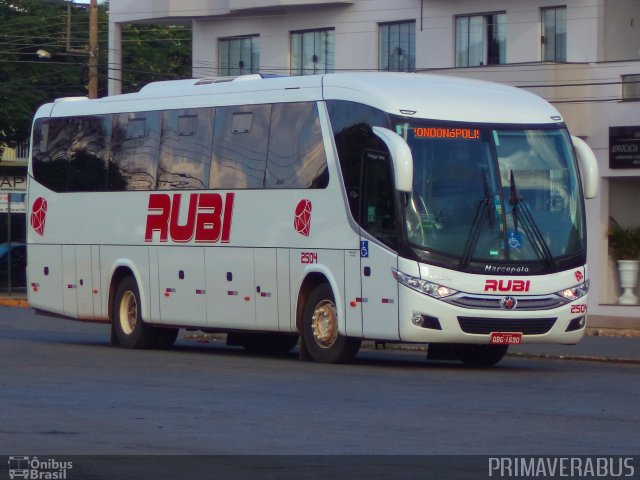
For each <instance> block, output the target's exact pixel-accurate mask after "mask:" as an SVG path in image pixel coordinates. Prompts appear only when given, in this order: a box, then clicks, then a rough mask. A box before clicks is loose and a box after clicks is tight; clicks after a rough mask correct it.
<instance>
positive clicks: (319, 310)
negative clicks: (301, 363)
mask: <svg viewBox="0 0 640 480" xmlns="http://www.w3.org/2000/svg"><path fill="white" fill-rule="evenodd" d="M302 337H303V339H304V345H305V348H306V350H307V353H308V354H309V356H310V357H311V358H312V359H313V360H315V361H316V362H320V363H346V362H349V361H351V360H353V358H354V357H355V356H356V355H357V354H358V350H359V349H360V344H361V343H362V340H361V339H359V338H351V337H345V336H343V335H341V334H340V333H339V331H338V313H337V310H336V305H335V299H334V296H333V291H332V290H331V287H330V286H329V284H327V283H323V284H321V285H319V286H318V287H316V289H315V290H313V292H312V293H311V295H310V296H309V299H308V301H307V303H306V305H305V308H304V313H303V318H302Z"/></svg>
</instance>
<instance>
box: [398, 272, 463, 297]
mask: <svg viewBox="0 0 640 480" xmlns="http://www.w3.org/2000/svg"><path fill="white" fill-rule="evenodd" d="M391 273H392V274H393V278H395V279H396V280H397V281H398V282H400V283H401V284H402V285H404V286H405V287H409V288H411V289H413V290H416V291H418V292H420V293H424V294H425V295H429V296H430V297H433V298H444V297H449V296H451V295H454V294H456V293H458V291H457V290H452V289H450V288H448V287H444V286H442V285H438V284H437V283H433V282H428V281H426V280H422V279H421V278H417V277H413V276H411V275H407V274H406V273H402V272H401V271H400V270H396V269H395V268H392V269H391Z"/></svg>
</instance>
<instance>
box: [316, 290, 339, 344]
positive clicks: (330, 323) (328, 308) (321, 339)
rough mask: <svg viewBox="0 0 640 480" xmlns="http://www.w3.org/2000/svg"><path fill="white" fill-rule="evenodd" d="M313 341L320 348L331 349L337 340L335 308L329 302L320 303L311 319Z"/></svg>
mask: <svg viewBox="0 0 640 480" xmlns="http://www.w3.org/2000/svg"><path fill="white" fill-rule="evenodd" d="M311 328H312V329H313V339H314V340H315V341H316V343H317V344H318V345H319V346H320V347H322V348H329V347H331V346H332V345H333V344H334V343H335V341H336V338H338V315H337V313H336V306H335V305H334V304H333V302H331V301H329V300H323V301H322V302H320V303H319V304H318V305H317V306H316V308H315V310H314V311H313V317H312V319H311Z"/></svg>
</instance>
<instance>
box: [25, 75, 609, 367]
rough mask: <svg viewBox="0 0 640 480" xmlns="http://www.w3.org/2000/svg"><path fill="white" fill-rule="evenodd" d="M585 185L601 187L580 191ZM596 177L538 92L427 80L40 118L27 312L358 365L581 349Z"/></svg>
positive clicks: (175, 95) (144, 102) (71, 106)
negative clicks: (377, 347)
mask: <svg viewBox="0 0 640 480" xmlns="http://www.w3.org/2000/svg"><path fill="white" fill-rule="evenodd" d="M580 173H581V174H582V179H581V176H580ZM597 185H598V174H597V165H596V163H595V157H594V156H593V153H592V152H591V150H590V149H589V147H588V146H586V144H585V143H584V142H583V141H581V140H579V139H577V138H575V137H574V138H573V139H572V137H571V136H570V134H569V133H568V131H567V128H566V126H565V124H564V122H563V119H562V117H561V116H560V114H559V113H558V112H557V111H556V110H555V109H554V108H553V107H552V106H550V105H549V104H548V103H547V102H546V101H544V100H542V99H541V98H539V97H536V96H534V95H532V94H530V93H527V92H525V91H522V90H519V89H516V88H512V87H507V86H504V85H497V84H492V83H486V82H480V81H471V80H463V79H456V78H447V77H444V76H438V75H435V76H431V75H422V74H386V73H349V74H346V73H345V74H330V75H320V76H304V77H275V78H268V77H267V76H264V77H263V76H261V75H249V76H243V77H237V78H235V79H207V80H180V81H170V82H158V83H152V84H150V85H148V86H146V87H144V88H142V89H141V91H140V92H139V93H133V94H127V95H118V96H112V97H106V98H102V99H98V100H87V99H84V98H82V99H79V98H69V99H62V100H58V101H56V102H54V103H50V104H47V105H44V106H42V107H41V108H40V109H39V110H38V112H37V114H36V116H35V120H34V124H33V135H32V148H31V160H30V163H29V187H28V205H29V217H30V218H29V219H30V224H29V226H28V259H29V260H28V287H29V303H30V305H31V306H32V307H33V308H35V309H36V310H37V311H38V312H40V313H45V314H52V315H56V316H63V317H69V318H75V319H80V320H88V321H105V322H111V326H112V328H111V331H112V338H111V340H112V343H114V344H118V345H121V346H122V347H125V348H165V347H169V346H171V345H172V344H173V343H174V341H175V340H176V336H177V334H178V330H179V329H180V328H186V329H195V330H198V329H199V330H203V331H205V332H224V333H227V334H228V335H227V341H228V343H230V344H232V345H241V346H244V347H245V348H247V349H257V350H268V351H288V350H291V349H292V348H293V347H294V346H295V345H296V343H297V342H298V339H300V352H301V356H304V357H307V358H311V359H313V360H315V361H319V362H345V361H349V360H351V359H352V358H353V357H354V356H355V355H356V354H357V352H358V349H359V347H360V344H361V342H362V340H363V339H371V340H376V341H382V342H407V343H410V342H417V343H427V344H429V348H428V352H429V353H428V354H429V357H430V358H445V357H446V358H451V357H452V355H453V356H455V358H458V359H460V360H462V361H463V362H465V363H469V364H484V365H490V364H495V363H496V362H498V361H499V360H500V359H501V358H502V357H503V355H504V354H505V352H506V351H507V348H508V346H509V345H510V344H517V343H527V342H531V343H540V342H548V343H564V344H572V343H576V342H578V341H579V340H580V339H581V337H582V336H583V334H584V329H585V319H586V310H587V300H586V298H587V291H588V272H587V267H586V233H585V216H584V202H583V198H584V197H587V198H590V197H592V196H594V195H596V193H597Z"/></svg>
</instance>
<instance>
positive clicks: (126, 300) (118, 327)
mask: <svg viewBox="0 0 640 480" xmlns="http://www.w3.org/2000/svg"><path fill="white" fill-rule="evenodd" d="M111 316H112V318H111V329H112V332H113V333H112V337H114V338H115V340H116V341H117V344H118V345H120V346H121V347H123V348H152V347H153V346H154V345H155V342H156V340H157V338H158V336H157V331H156V329H155V328H153V327H150V326H148V325H146V324H145V323H144V322H143V321H142V317H141V313H140V293H139V291H138V285H137V283H136V281H135V280H134V279H133V277H125V278H123V279H122V280H121V281H120V283H119V284H118V288H117V289H116V294H115V296H114V297H113V308H112V309H111Z"/></svg>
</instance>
